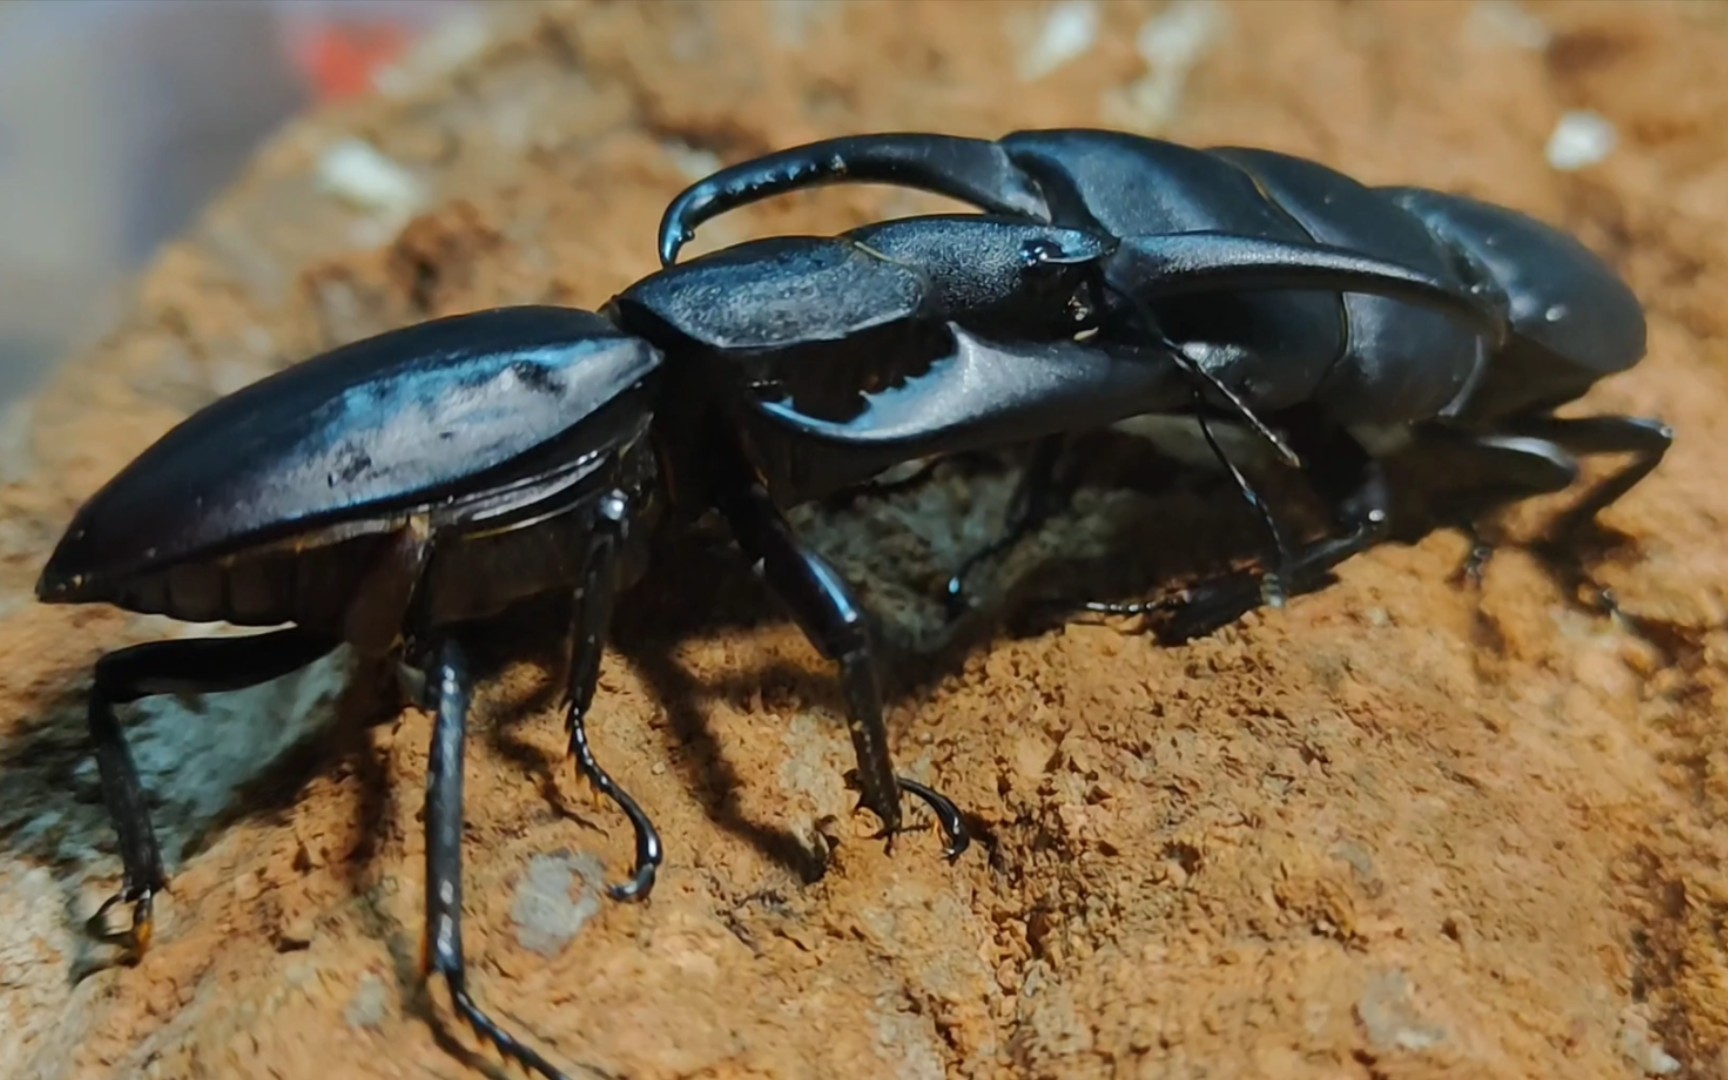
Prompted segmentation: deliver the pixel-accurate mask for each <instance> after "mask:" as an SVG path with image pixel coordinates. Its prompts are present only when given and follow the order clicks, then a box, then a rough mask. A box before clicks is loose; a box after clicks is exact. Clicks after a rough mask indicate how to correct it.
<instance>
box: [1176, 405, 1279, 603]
mask: <svg viewBox="0 0 1728 1080" xmlns="http://www.w3.org/2000/svg"><path fill="white" fill-rule="evenodd" d="M1194 417H1195V419H1196V420H1197V421H1198V422H1199V424H1200V434H1202V435H1204V436H1205V437H1206V445H1207V446H1210V447H1211V448H1212V454H1213V456H1214V457H1216V458H1217V459H1218V461H1219V463H1220V464H1222V465H1223V466H1224V468H1225V470H1226V471H1228V472H1229V473H1230V482H1231V483H1233V484H1235V485H1236V492H1237V494H1239V495H1241V496H1242V501H1243V502H1246V503H1247V504H1248V508H1249V509H1251V510H1253V511H1254V513H1255V514H1256V515H1258V516H1259V518H1260V524H1261V525H1262V526H1264V527H1265V529H1266V538H1267V541H1268V542H1269V544H1270V545H1271V555H1272V558H1271V569H1269V570H1268V571H1267V572H1266V573H1265V574H1264V575H1263V576H1262V577H1261V579H1260V597H1261V600H1262V601H1263V602H1264V603H1265V604H1267V605H1268V606H1270V607H1274V608H1281V607H1283V606H1284V600H1285V597H1286V596H1287V593H1286V592H1285V590H1286V589H1287V588H1289V584H1288V582H1289V581H1290V577H1291V573H1292V570H1293V567H1292V565H1291V558H1290V547H1289V545H1288V544H1286V543H1285V542H1284V530H1283V529H1280V528H1279V527H1278V517H1277V515H1275V514H1273V513H1272V508H1271V507H1269V506H1267V505H1266V500H1265V499H1262V498H1261V497H1260V492H1258V491H1256V490H1255V488H1254V485H1253V484H1251V483H1249V482H1248V478H1247V477H1246V476H1243V475H1242V470H1241V469H1239V468H1237V467H1236V462H1235V461H1233V460H1231V458H1230V455H1229V453H1227V452H1226V451H1225V449H1224V447H1223V444H1221V443H1219V441H1218V437H1217V436H1216V435H1214V434H1213V433H1212V423H1211V421H1209V420H1207V419H1206V410H1205V403H1204V402H1203V401H1202V400H1201V398H1200V395H1199V393H1198V392H1196V393H1195V395H1194Z"/></svg>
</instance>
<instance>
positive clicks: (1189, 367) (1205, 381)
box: [1103, 281, 1302, 469]
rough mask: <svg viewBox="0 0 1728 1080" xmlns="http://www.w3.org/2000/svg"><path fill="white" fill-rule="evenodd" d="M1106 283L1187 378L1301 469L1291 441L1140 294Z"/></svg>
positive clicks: (1208, 437)
mask: <svg viewBox="0 0 1728 1080" xmlns="http://www.w3.org/2000/svg"><path fill="white" fill-rule="evenodd" d="M1103 286H1104V289H1105V290H1106V291H1108V292H1110V293H1112V294H1113V295H1115V296H1116V297H1117V298H1118V299H1120V300H1121V301H1122V302H1123V303H1125V304H1126V305H1127V306H1128V309H1129V311H1130V312H1132V313H1133V316H1134V321H1135V322H1137V323H1138V324H1139V325H1140V329H1141V330H1143V331H1144V332H1145V333H1146V335H1147V336H1148V337H1150V338H1152V339H1153V341H1154V344H1156V345H1158V346H1160V347H1161V348H1163V349H1165V350H1166V351H1168V352H1169V353H1170V355H1171V357H1172V358H1173V359H1174V360H1175V361H1176V366H1177V367H1178V368H1181V369H1182V373H1183V374H1184V375H1186V376H1188V378H1189V379H1190V380H1192V381H1193V382H1195V383H1198V384H1201V385H1203V386H1205V387H1206V388H1207V389H1210V390H1212V391H1213V392H1214V393H1216V394H1217V395H1218V396H1219V397H1221V398H1223V399H1224V400H1225V401H1226V402H1227V403H1228V404H1229V406H1230V410H1231V411H1232V412H1234V413H1235V414H1236V415H1237V416H1239V417H1241V418H1242V419H1243V420H1244V421H1245V422H1246V423H1247V424H1248V426H1249V427H1250V428H1252V429H1254V433H1255V434H1256V435H1258V436H1259V437H1260V438H1261V440H1262V441H1264V442H1265V443H1266V445H1268V446H1270V447H1271V448H1272V449H1273V450H1274V451H1276V452H1277V454H1278V456H1279V457H1280V458H1282V459H1284V463H1285V464H1287V465H1289V466H1290V467H1291V468H1293V469H1300V468H1302V458H1301V456H1300V455H1298V454H1297V453H1296V451H1295V450H1293V449H1291V447H1290V444H1289V443H1287V442H1285V441H1284V439H1283V438H1282V437H1280V436H1279V434H1278V433H1277V432H1276V431H1273V430H1272V429H1271V428H1270V427H1267V426H1266V422H1265V421H1263V420H1261V419H1260V417H1259V415H1258V414H1257V413H1255V412H1254V410H1253V409H1251V408H1249V407H1248V403H1247V402H1246V401H1243V400H1242V399H1241V398H1240V397H1239V396H1237V394H1236V391H1234V390H1232V389H1230V388H1229V387H1228V386H1226V385H1224V383H1223V382H1222V381H1220V380H1219V378H1218V376H1216V375H1214V374H1212V373H1211V372H1210V371H1207V370H1206V369H1205V368H1203V367H1201V366H1200V365H1199V364H1197V363H1195V362H1194V358H1193V357H1192V356H1189V355H1188V353H1187V352H1186V351H1185V350H1184V349H1183V348H1182V346H1181V345H1179V344H1177V343H1176V342H1175V341H1173V340H1171V338H1170V336H1169V335H1168V334H1166V333H1164V330H1163V328H1162V327H1160V326H1159V325H1158V320H1157V318H1156V317H1155V316H1153V314H1152V312H1151V311H1150V310H1148V309H1147V306H1146V304H1145V303H1143V302H1142V301H1141V300H1140V299H1139V298H1138V297H1135V296H1132V295H1130V294H1129V293H1127V292H1125V291H1124V290H1122V289H1120V288H1118V287H1117V286H1115V285H1112V284H1110V282H1109V281H1105V282H1103ZM1207 441H1208V442H1211V436H1210V434H1208V435H1207ZM1213 451H1214V452H1215V453H1218V454H1219V460H1220V461H1221V462H1223V464H1224V465H1225V466H1226V467H1229V468H1232V469H1233V468H1234V466H1231V465H1230V462H1229V460H1228V459H1226V458H1225V457H1224V456H1223V454H1222V453H1221V452H1219V451H1218V448H1217V446H1216V444H1214V446H1213Z"/></svg>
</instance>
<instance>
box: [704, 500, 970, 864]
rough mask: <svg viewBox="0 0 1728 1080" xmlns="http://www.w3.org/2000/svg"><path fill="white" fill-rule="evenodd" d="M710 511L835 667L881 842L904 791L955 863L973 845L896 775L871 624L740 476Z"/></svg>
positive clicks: (954, 821) (949, 808)
mask: <svg viewBox="0 0 1728 1080" xmlns="http://www.w3.org/2000/svg"><path fill="white" fill-rule="evenodd" d="M715 503H716V505H717V506H718V508H719V509H720V512H721V513H722V514H723V515H725V517H726V520H727V522H728V523H729V524H730V525H731V527H732V532H733V535H734V536H736V537H737V538H738V543H739V546H740V547H742V548H743V549H744V552H745V554H746V555H748V556H749V557H750V558H751V559H752V560H757V561H760V563H761V565H762V570H763V573H764V575H765V576H766V578H767V580H768V587H769V588H770V589H772V590H773V592H774V593H775V595H777V596H778V597H780V599H781V600H782V601H783V602H784V603H785V604H786V605H787V606H788V607H789V608H790V609H791V611H792V616H793V618H794V619H796V620H797V622H798V625H799V626H800V627H802V628H803V630H804V633H805V636H807V637H808V638H809V639H810V642H811V644H813V645H815V646H816V648H817V650H818V651H819V652H821V653H822V655H823V656H825V657H827V658H828V659H830V660H834V661H837V662H838V663H839V665H840V682H841V686H842V688H843V690H844V692H845V695H846V706H847V707H846V726H847V730H848V732H849V733H850V734H851V736H852V749H853V752H854V753H855V754H856V755H857V758H858V770H857V777H858V784H859V789H860V795H861V800H860V801H861V803H862V805H863V806H865V807H867V808H868V809H869V810H870V811H871V812H872V813H874V814H875V815H876V817H877V818H878V819H879V820H880V821H881V823H882V832H881V833H880V835H881V836H882V837H883V838H885V839H887V840H888V842H889V843H890V844H892V843H893V837H894V835H895V834H896V833H898V832H900V831H902V826H901V820H902V819H901V812H900V791H901V790H905V791H906V792H908V793H910V794H912V795H914V796H917V797H918V798H920V799H922V800H923V801H925V802H926V803H928V804H929V805H930V807H931V809H932V810H934V811H935V813H936V817H937V820H938V821H939V822H940V823H941V825H942V828H943V831H944V832H945V833H946V834H947V842H948V857H949V858H950V859H955V858H958V857H959V856H960V854H961V852H963V851H965V850H966V848H967V846H968V845H969V844H970V843H971V840H970V838H969V837H968V836H967V834H966V829H965V823H964V822H963V820H962V819H961V816H960V814H959V812H958V810H956V808H955V807H954V805H953V803H951V802H949V801H948V800H947V799H946V798H944V797H942V796H940V795H937V793H935V792H933V791H931V790H930V789H929V788H926V787H924V786H923V785H921V784H916V783H913V782H911V781H906V780H901V779H899V778H897V777H896V776H895V775H894V762H893V759H892V757H891V755H890V754H889V751H888V725H887V723H886V721H885V720H884V718H883V708H882V687H881V682H880V679H879V678H878V675H877V671H876V661H875V658H874V656H872V654H871V641H870V636H871V635H870V627H869V620H868V617H867V615H866V613H865V611H864V609H863V607H861V606H860V605H859V603H858V601H857V600H856V599H855V598H854V597H853V596H852V590H851V589H850V588H849V587H848V586H847V584H846V581H845V579H844V578H842V577H841V576H840V574H839V573H838V572H837V571H836V570H835V569H834V568H833V567H832V566H830V565H828V562H827V560H825V559H823V558H822V556H820V555H818V554H817V553H816V552H814V551H812V550H810V548H809V547H807V546H805V544H804V543H803V542H802V541H800V540H799V539H798V537H797V534H796V533H794V532H793V531H792V526H791V525H790V524H789V523H788V522H787V521H786V518H785V516H784V515H782V514H781V513H780V510H779V508H778V507H777V506H775V504H774V501H773V499H772V498H771V497H770V496H769V495H768V492H767V490H766V489H765V488H764V487H763V486H762V484H761V483H760V482H759V481H757V480H755V479H754V478H752V477H749V476H748V474H747V473H745V472H743V470H742V469H741V468H740V469H736V470H734V471H733V475H731V476H729V477H723V478H722V482H721V483H719V484H717V485H716V491H715Z"/></svg>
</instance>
